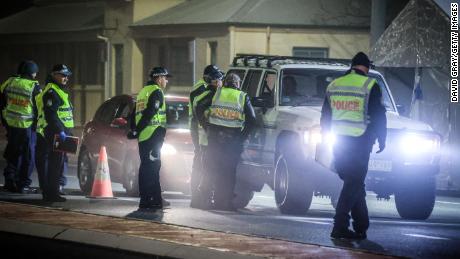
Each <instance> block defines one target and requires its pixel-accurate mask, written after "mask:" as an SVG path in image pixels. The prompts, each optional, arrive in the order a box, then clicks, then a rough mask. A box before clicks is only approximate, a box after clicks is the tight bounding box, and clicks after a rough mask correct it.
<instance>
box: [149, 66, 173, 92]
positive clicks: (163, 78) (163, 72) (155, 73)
mask: <svg viewBox="0 0 460 259" xmlns="http://www.w3.org/2000/svg"><path fill="white" fill-rule="evenodd" d="M149 77H150V79H151V80H152V81H153V82H155V84H157V85H158V86H159V87H161V88H163V89H164V88H166V85H167V84H168V78H170V77H172V75H171V74H169V72H168V70H167V69H166V68H164V67H154V68H152V70H150V73H149Z"/></svg>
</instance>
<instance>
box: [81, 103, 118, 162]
mask: <svg viewBox="0 0 460 259" xmlns="http://www.w3.org/2000/svg"><path fill="white" fill-rule="evenodd" d="M111 109H112V104H111V103H110V102H109V101H107V102H105V103H103V104H102V105H101V106H99V108H98V109H97V111H96V113H95V115H94V118H93V119H92V120H91V121H90V122H88V123H87V125H86V126H85V129H84V133H83V134H84V137H85V141H84V145H85V148H86V149H87V150H88V151H89V152H90V153H91V154H92V155H93V156H95V157H97V156H98V155H99V150H100V148H101V146H103V145H105V144H106V135H107V134H108V130H109V125H108V124H109V123H110V122H107V119H106V118H107V115H108V113H110V111H111Z"/></svg>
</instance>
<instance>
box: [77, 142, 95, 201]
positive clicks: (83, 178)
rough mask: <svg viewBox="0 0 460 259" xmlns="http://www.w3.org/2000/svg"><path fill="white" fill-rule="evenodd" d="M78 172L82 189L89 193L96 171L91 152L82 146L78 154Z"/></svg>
mask: <svg viewBox="0 0 460 259" xmlns="http://www.w3.org/2000/svg"><path fill="white" fill-rule="evenodd" d="M77 174H78V183H79V184H80V189H81V191H82V192H83V193H84V194H87V195H89V194H90V193H91V189H92V188H93V179H94V171H93V166H92V164H91V158H90V157H89V152H88V151H87V150H86V149H85V148H80V153H79V154H78V167H77Z"/></svg>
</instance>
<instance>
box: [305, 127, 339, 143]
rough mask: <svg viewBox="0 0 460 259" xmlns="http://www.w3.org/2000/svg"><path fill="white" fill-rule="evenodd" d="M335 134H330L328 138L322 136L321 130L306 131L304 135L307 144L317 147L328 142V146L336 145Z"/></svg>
mask: <svg viewBox="0 0 460 259" xmlns="http://www.w3.org/2000/svg"><path fill="white" fill-rule="evenodd" d="M335 139H336V137H335V134H333V133H332V132H328V133H327V135H326V136H323V134H321V131H320V130H319V129H312V130H310V131H305V132H304V134H303V141H304V143H305V144H310V145H317V144H320V143H323V141H324V142H326V143H327V144H328V145H331V146H332V145H334V143H335Z"/></svg>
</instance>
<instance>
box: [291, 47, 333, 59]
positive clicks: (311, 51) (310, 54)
mask: <svg viewBox="0 0 460 259" xmlns="http://www.w3.org/2000/svg"><path fill="white" fill-rule="evenodd" d="M292 55H293V56H295V57H304V58H328V57H329V49H328V48H307V47H293V48H292Z"/></svg>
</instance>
